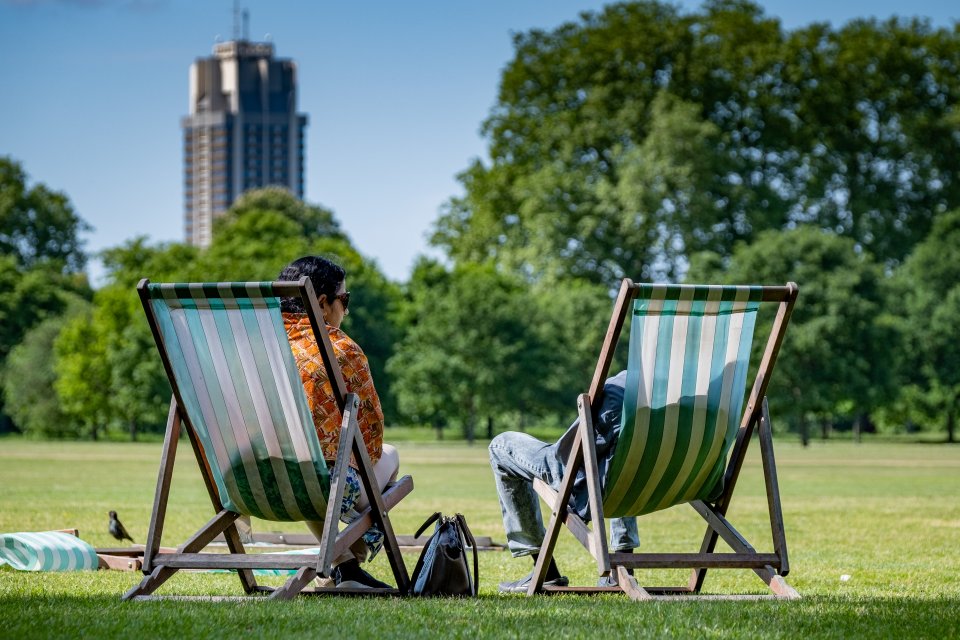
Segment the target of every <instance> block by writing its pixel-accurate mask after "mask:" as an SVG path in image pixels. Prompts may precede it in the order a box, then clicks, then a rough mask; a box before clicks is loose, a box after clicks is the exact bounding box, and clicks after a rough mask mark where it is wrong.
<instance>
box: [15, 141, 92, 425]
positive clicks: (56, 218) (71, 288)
mask: <svg viewBox="0 0 960 640" xmlns="http://www.w3.org/2000/svg"><path fill="white" fill-rule="evenodd" d="M88 228H89V227H88V226H87V224H86V223H85V222H83V220H81V219H80V218H79V217H78V216H77V215H76V214H75V213H74V212H73V208H72V207H71V206H70V202H69V200H68V199H67V197H66V196H65V195H64V194H62V193H57V192H54V191H51V190H50V189H48V188H47V187H46V186H44V185H42V184H35V185H33V186H28V185H27V176H26V173H25V172H24V171H23V168H22V167H21V166H20V164H19V163H17V162H16V161H14V160H12V159H10V158H6V157H0V375H2V372H3V369H4V368H5V366H6V359H7V356H8V354H10V352H11V349H13V348H14V347H15V346H16V345H18V344H20V342H21V341H22V340H23V339H24V337H25V336H26V334H27V332H28V331H30V329H31V328H33V327H35V326H37V325H38V324H39V323H42V322H43V321H44V320H46V319H47V318H53V317H56V316H58V315H60V314H61V313H63V311H64V309H65V308H66V306H67V304H68V302H69V301H70V300H71V299H72V298H73V297H74V296H75V295H80V296H83V297H89V295H90V290H89V286H88V285H87V281H86V276H84V275H83V274H82V273H80V269H82V268H83V264H84V261H85V260H86V257H85V255H84V254H83V251H82V242H81V241H80V238H79V234H80V233H82V232H83V231H86V230H87V229H88ZM47 331H48V333H47V334H44V336H45V337H49V331H50V328H49V327H47ZM42 342H43V339H42V338H41V337H40V336H39V335H38V336H34V337H33V338H32V340H31V343H30V345H29V346H28V350H29V351H30V352H31V354H32V355H36V350H37V349H38V348H39V346H38V345H40V344H41V343H42ZM25 348H27V347H25ZM21 356H22V354H21ZM21 362H22V361H21ZM4 412H5V408H4V406H3V404H2V402H0V431H4V430H7V429H9V428H10V426H11V423H10V419H9V417H8V416H7V415H6V414H5V413H4ZM18 414H19V415H21V416H27V415H28V414H27V413H25V412H24V411H22V410H20V409H18ZM31 420H32V418H31Z"/></svg>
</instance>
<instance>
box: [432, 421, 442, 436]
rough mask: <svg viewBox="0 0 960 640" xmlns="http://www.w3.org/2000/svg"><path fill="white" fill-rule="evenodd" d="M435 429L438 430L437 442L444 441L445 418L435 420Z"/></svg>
mask: <svg viewBox="0 0 960 640" xmlns="http://www.w3.org/2000/svg"><path fill="white" fill-rule="evenodd" d="M433 428H434V429H436V430H437V440H443V418H436V419H434V421H433Z"/></svg>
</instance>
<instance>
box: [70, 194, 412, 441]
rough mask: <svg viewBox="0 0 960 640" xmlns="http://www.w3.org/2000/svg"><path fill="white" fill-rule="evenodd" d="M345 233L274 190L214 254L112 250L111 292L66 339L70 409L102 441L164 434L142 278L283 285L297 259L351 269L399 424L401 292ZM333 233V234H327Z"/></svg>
mask: <svg viewBox="0 0 960 640" xmlns="http://www.w3.org/2000/svg"><path fill="white" fill-rule="evenodd" d="M338 229H339V227H338V225H337V224H336V221H335V220H333V218H332V215H331V214H329V212H326V211H325V210H323V209H321V208H319V207H316V206H312V205H306V204H303V203H301V202H300V201H298V200H297V199H296V198H294V197H293V196H291V195H290V194H289V193H288V192H286V191H284V190H282V189H266V190H263V191H260V192H250V193H248V194H246V195H245V196H244V197H243V198H241V199H240V200H239V201H238V203H237V206H236V207H235V208H234V209H231V211H230V212H229V213H228V214H227V215H226V216H225V217H224V218H223V219H222V220H220V221H219V222H218V223H217V225H216V227H215V233H214V236H213V241H212V243H211V246H210V247H209V248H207V249H202V250H201V249H197V248H194V247H189V246H186V245H183V244H180V243H173V244H163V245H156V246H151V245H149V244H148V243H147V242H146V240H145V239H144V238H135V239H133V240H131V241H129V242H127V243H126V244H124V245H122V246H119V247H114V248H112V249H108V250H107V251H105V252H104V253H103V254H102V256H103V263H104V266H105V268H106V270H107V277H106V279H107V281H108V284H107V285H106V286H105V287H103V288H102V289H100V290H99V291H97V292H96V295H95V297H94V305H93V309H92V310H91V311H90V312H89V313H88V314H86V315H84V316H83V317H78V318H76V319H74V320H73V321H71V322H69V323H67V325H66V326H65V328H64V330H63V331H62V332H61V335H60V338H59V339H58V340H57V345H56V353H57V359H58V363H59V364H58V367H59V368H60V370H61V375H60V376H59V379H58V381H57V392H58V394H59V398H60V401H61V405H62V408H63V411H64V412H66V413H67V415H68V416H70V417H71V418H72V419H73V420H75V421H77V422H79V423H81V424H82V425H83V428H82V431H83V433H84V435H86V436H88V437H92V438H96V437H98V435H99V434H100V431H101V430H102V428H103V427H105V426H106V427H109V428H111V429H119V430H123V431H126V432H128V433H129V434H130V436H131V438H136V436H137V434H138V433H139V432H142V431H155V430H158V429H159V428H161V427H162V425H163V422H164V419H165V417H166V412H167V408H168V404H169V402H170V386H169V384H168V382H167V379H166V375H165V373H164V371H163V366H162V363H161V361H160V358H159V356H158V355H157V350H156V346H155V344H154V340H153V336H152V334H151V332H150V329H149V326H148V325H147V322H146V317H145V315H144V312H143V309H142V306H141V302H140V300H139V297H138V296H137V293H136V284H137V282H139V281H140V279H142V278H144V277H146V278H150V279H151V280H152V281H154V282H201V281H223V280H233V281H244V280H275V279H276V278H277V276H278V275H279V273H280V270H281V269H282V268H283V267H284V266H285V265H286V264H288V263H289V262H290V261H292V260H294V259H296V258H298V257H300V256H303V255H308V254H320V255H326V256H328V257H330V258H332V259H333V260H335V261H337V262H339V263H340V264H342V265H343V266H344V268H345V269H346V271H347V278H348V281H347V282H348V286H349V287H350V289H351V291H352V293H353V297H352V298H351V305H350V306H351V308H350V314H349V315H348V316H347V319H346V321H345V323H344V329H345V330H346V331H347V332H348V333H349V334H350V335H351V337H353V338H354V339H355V340H356V341H357V342H358V343H359V344H360V345H361V346H362V348H363V349H364V351H365V353H366V354H367V357H368V359H369V360H370V366H371V369H372V370H373V374H374V380H375V381H376V384H377V390H378V392H379V393H380V396H381V399H382V402H383V405H384V410H385V411H386V412H387V416H388V419H390V418H392V416H393V412H394V411H395V402H394V400H393V395H392V392H391V389H390V379H389V377H388V376H387V375H386V374H385V373H384V366H385V363H386V360H387V358H389V356H390V355H391V354H392V350H393V344H394V339H395V335H396V334H397V329H396V325H395V324H394V323H393V312H394V307H395V305H396V303H397V300H398V298H399V291H398V290H397V287H396V285H393V284H392V283H390V282H389V281H388V280H387V279H386V278H385V277H384V276H383V274H382V273H381V272H380V270H379V268H378V267H377V266H376V264H375V263H373V262H371V261H369V260H366V259H365V258H363V257H362V256H361V255H360V254H359V253H358V252H357V251H356V250H355V249H354V248H353V247H352V246H351V244H350V243H349V241H348V240H347V239H346V238H345V237H344V236H343V235H342V234H341V233H340V232H339V230H338ZM324 230H329V231H330V235H329V236H323V235H322V233H323V232H324Z"/></svg>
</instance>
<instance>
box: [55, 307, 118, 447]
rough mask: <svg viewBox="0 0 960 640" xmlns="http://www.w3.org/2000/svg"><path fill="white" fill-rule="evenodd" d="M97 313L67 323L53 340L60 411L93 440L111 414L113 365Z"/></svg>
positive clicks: (84, 434) (86, 314) (101, 430)
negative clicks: (111, 364)
mask: <svg viewBox="0 0 960 640" xmlns="http://www.w3.org/2000/svg"><path fill="white" fill-rule="evenodd" d="M95 313H96V311H95V310H91V311H90V312H88V313H85V314H83V315H81V316H78V317H76V318H74V319H73V320H71V321H70V322H68V323H67V324H66V326H64V327H63V329H62V330H61V331H60V334H59V336H58V337H57V339H56V341H55V343H54V355H55V358H56V367H57V371H58V376H57V380H56V382H55V384H54V386H55V389H56V392H57V397H58V398H59V400H60V407H61V410H62V411H63V412H64V413H65V414H66V415H67V416H69V417H70V418H71V419H72V420H75V421H76V422H77V423H78V424H79V425H81V428H80V433H81V435H83V436H85V437H89V438H90V439H91V440H97V439H99V437H100V435H101V434H102V432H103V430H104V429H105V428H106V426H107V424H108V423H109V421H110V417H111V407H110V368H109V364H108V363H107V359H106V345H105V340H104V335H103V333H102V331H99V330H98V328H97V327H96V326H95V324H94V315H95Z"/></svg>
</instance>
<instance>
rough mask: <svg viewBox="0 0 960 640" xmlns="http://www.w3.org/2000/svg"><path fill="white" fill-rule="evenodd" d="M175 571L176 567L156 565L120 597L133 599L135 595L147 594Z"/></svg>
mask: <svg viewBox="0 0 960 640" xmlns="http://www.w3.org/2000/svg"><path fill="white" fill-rule="evenodd" d="M176 572H177V570H176V569H171V568H170V567H163V566H160V567H156V568H155V569H154V570H153V571H151V572H150V573H149V574H147V575H146V576H144V578H143V580H141V581H140V584H138V585H137V586H135V587H133V588H132V589H130V590H128V591H127V592H126V593H124V594H123V596H122V597H121V599H122V600H133V599H134V598H136V597H137V596H148V595H150V594H151V593H153V592H154V591H156V590H157V588H158V587H159V586H160V585H162V584H163V583H164V582H166V581H167V580H168V579H169V578H170V576H172V575H173V574H174V573H176Z"/></svg>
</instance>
